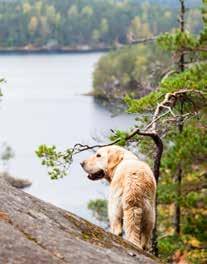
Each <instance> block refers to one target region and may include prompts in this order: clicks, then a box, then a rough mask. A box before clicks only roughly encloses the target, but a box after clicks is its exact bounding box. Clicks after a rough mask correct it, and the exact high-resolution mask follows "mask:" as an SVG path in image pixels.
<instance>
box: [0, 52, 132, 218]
mask: <svg viewBox="0 0 207 264" xmlns="http://www.w3.org/2000/svg"><path fill="white" fill-rule="evenodd" d="M101 55H102V54H101V53H94V54H74V55H73V54H68V55H66V54H64V55H25V56H21V55H10V56H2V55H1V56H0V77H3V78H5V79H6V80H7V83H6V85H4V89H3V90H4V97H3V101H2V102H1V110H0V123H1V130H0V139H1V141H6V142H7V143H8V144H9V145H10V146H11V147H12V148H13V149H14V151H15V155H16V156H15V159H14V160H12V161H11V163H10V167H9V170H10V172H11V173H12V174H14V175H16V176H19V177H26V178H29V179H31V180H32V182H33V184H32V186H31V187H30V188H28V189H27V190H26V191H27V192H29V193H31V194H33V195H35V196H37V197H39V198H41V199H43V200H45V201H48V202H50V203H53V204H55V205H58V206H60V207H62V208H65V209H67V210H70V211H72V212H74V213H76V214H78V215H80V216H82V217H84V218H87V219H89V220H92V221H94V219H92V217H91V214H90V212H89V211H88V210H87V202H88V201H89V200H90V199H94V198H103V197H105V196H106V186H105V185H104V184H102V183H101V182H96V183H94V182H90V181H89V180H88V179H87V177H86V175H85V174H84V172H83V171H82V169H81V168H80V165H79V162H80V160H81V159H83V158H84V157H86V156H88V155H89V153H82V154H81V155H79V156H77V157H76V159H75V160H74V163H73V165H72V166H71V169H70V172H69V175H68V176H67V177H65V178H64V179H62V180H59V181H55V182H54V181H51V180H50V179H49V177H48V176H47V172H46V170H45V169H44V168H43V167H42V166H41V165H40V161H39V160H38V159H37V158H36V156H35V154H34V152H35V149H36V148H37V146H38V145H40V144H42V143H45V144H55V145H57V147H58V148H59V149H64V148H65V147H70V146H72V145H74V144H75V143H76V142H84V143H89V142H92V138H91V137H94V136H95V137H103V135H106V134H108V133H109V132H110V128H122V129H123V128H127V127H129V126H131V125H132V123H133V117H131V116H128V115H126V114H122V115H119V116H115V117H113V118H112V115H111V113H110V112H109V111H108V110H107V109H105V108H104V107H103V106H101V105H99V104H98V103H97V102H95V101H94V100H93V98H92V97H89V96H83V95H82V94H84V93H87V92H89V91H90V90H91V89H92V71H93V69H94V65H95V63H96V62H97V60H98V59H99V57H100V56H101Z"/></svg>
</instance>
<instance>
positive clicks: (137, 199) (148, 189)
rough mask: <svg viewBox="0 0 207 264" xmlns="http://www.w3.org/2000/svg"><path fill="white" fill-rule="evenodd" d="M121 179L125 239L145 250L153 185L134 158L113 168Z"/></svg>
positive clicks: (152, 207)
mask: <svg viewBox="0 0 207 264" xmlns="http://www.w3.org/2000/svg"><path fill="white" fill-rule="evenodd" d="M116 173H117V174H119V173H122V175H123V176H122V177H124V179H123V181H124V182H123V197H122V203H123V218H124V229H125V232H126V238H127V240H129V241H131V242H132V243H134V244H135V245H137V246H141V247H143V248H146V247H148V243H149V240H150V237H151V233H152V230H153V227H154V223H155V193H156V182H155V179H154V176H153V173H152V171H151V169H150V167H149V166H148V165H147V164H146V163H145V162H141V161H139V160H137V159H132V160H130V159H129V160H127V159H126V160H123V161H122V163H120V165H119V166H118V168H117V171H116Z"/></svg>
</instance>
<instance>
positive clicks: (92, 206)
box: [88, 199, 108, 222]
mask: <svg viewBox="0 0 207 264" xmlns="http://www.w3.org/2000/svg"><path fill="white" fill-rule="evenodd" d="M88 209H89V210H90V211H92V213H93V216H94V217H96V219H97V220H99V221H102V222H108V211H107V200H105V199H96V200H91V201H89V203H88Z"/></svg>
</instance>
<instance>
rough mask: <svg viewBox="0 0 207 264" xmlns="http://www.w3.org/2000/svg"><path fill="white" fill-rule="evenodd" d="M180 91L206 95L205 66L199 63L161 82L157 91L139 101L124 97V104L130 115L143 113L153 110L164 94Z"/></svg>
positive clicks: (206, 67)
mask: <svg viewBox="0 0 207 264" xmlns="http://www.w3.org/2000/svg"><path fill="white" fill-rule="evenodd" d="M181 89H189V90H200V91H203V92H204V93H207V64H205V63H203V64H202V63H201V64H199V65H195V66H193V67H192V68H190V69H189V70H186V71H184V72H183V73H176V74H173V75H171V76H170V77H169V78H167V79H166V80H165V81H163V82H162V83H161V84H160V87H159V88H158V89H157V90H155V91H152V92H151V93H149V94H148V95H147V96H144V97H142V98H141V99H139V100H137V99H133V98H131V97H130V96H126V97H125V102H126V103H127V105H128V111H129V112H130V113H137V112H143V111H146V110H150V109H152V108H154V107H155V106H156V104H157V103H159V102H161V101H162V100H163V98H164V95H165V94H167V93H173V92H176V91H178V90H181Z"/></svg>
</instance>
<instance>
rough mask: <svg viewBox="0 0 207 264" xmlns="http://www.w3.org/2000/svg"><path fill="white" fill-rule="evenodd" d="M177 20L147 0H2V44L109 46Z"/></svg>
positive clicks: (156, 31)
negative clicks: (136, 19) (137, 21)
mask: <svg viewBox="0 0 207 264" xmlns="http://www.w3.org/2000/svg"><path fill="white" fill-rule="evenodd" d="M194 12H196V9H195V11H194ZM191 16H192V14H191ZM135 17H136V18H138V19H139V21H140V23H134V22H133V21H134V19H135ZM135 22H136V21H135ZM194 23H195V24H196V25H197V27H198V28H199V27H201V23H200V21H199V20H196V21H195V22H194ZM131 25H132V26H131ZM175 25H176V12H174V10H172V9H171V8H169V7H168V6H167V5H162V4H160V5H157V3H151V4H150V5H149V4H148V0H145V1H141V2H140V1H130V0H127V1H111V0H99V1H97V0H90V1H88V0H79V1H77V0H69V1H66V0H61V1H60V0H38V1H36V0H22V1H0V31H1V35H0V47H23V46H27V47H28V48H31V47H43V46H46V47H48V48H52V47H57V45H58V46H59V45H61V46H69V47H71V48H72V47H73V48H74V47H77V46H79V45H90V46H95V47H107V46H111V45H113V44H114V43H117V42H122V43H126V41H127V38H128V35H129V34H130V36H132V34H133V36H134V37H141V36H149V35H157V34H159V33H161V32H165V31H169V30H170V29H171V28H173V27H175ZM194 27H195V25H194ZM137 32H138V34H137ZM134 33H136V34H134Z"/></svg>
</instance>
